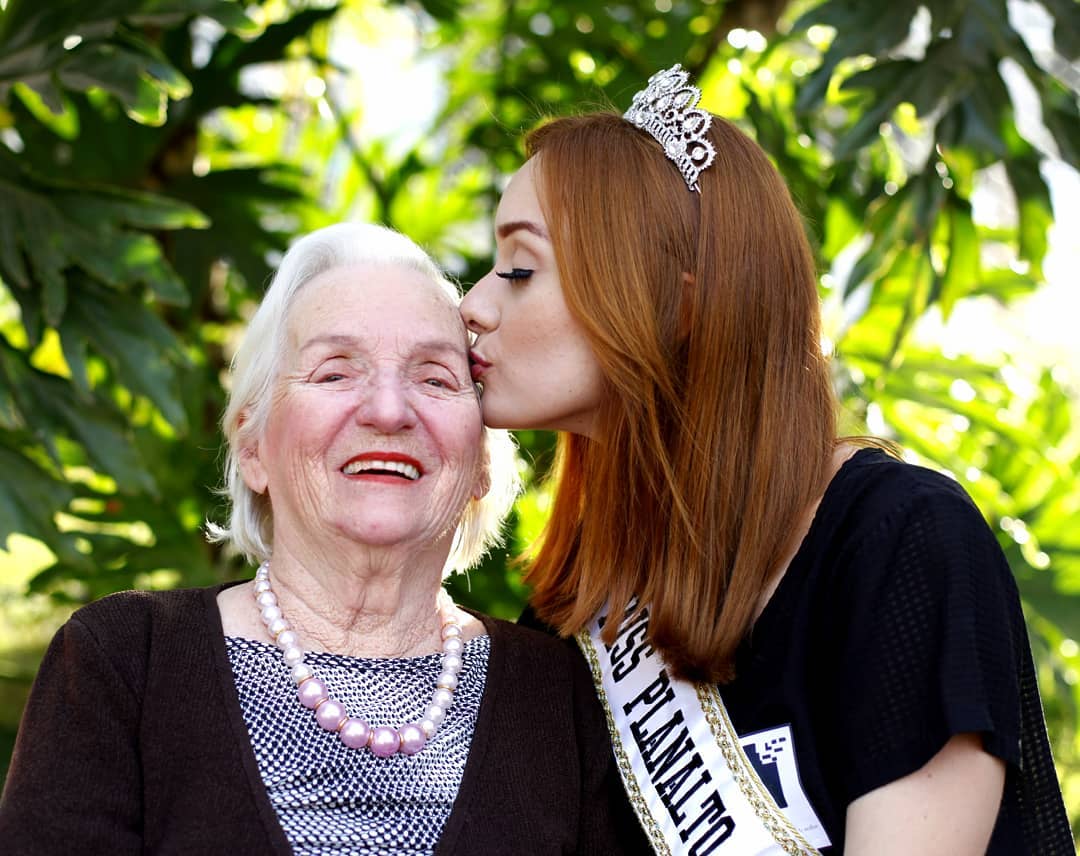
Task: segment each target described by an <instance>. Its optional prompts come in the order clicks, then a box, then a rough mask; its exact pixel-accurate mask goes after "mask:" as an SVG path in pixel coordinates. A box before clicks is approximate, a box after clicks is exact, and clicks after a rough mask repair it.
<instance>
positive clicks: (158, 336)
mask: <svg viewBox="0 0 1080 856" xmlns="http://www.w3.org/2000/svg"><path fill="white" fill-rule="evenodd" d="M59 332H60V339H61V341H62V342H65V341H66V340H70V341H71V342H74V343H77V344H79V345H81V343H86V344H88V345H89V346H90V347H92V348H93V349H94V350H95V351H97V352H98V353H99V354H100V355H101V356H102V357H104V358H105V359H106V360H107V361H108V363H109V364H110V365H111V366H112V367H113V370H114V371H115V373H116V380H117V381H118V382H119V383H120V384H122V385H123V386H125V387H127V388H128V389H130V390H131V391H132V392H134V393H136V394H138V395H143V396H145V397H146V398H148V399H149V400H150V401H152V402H153V403H154V405H155V406H156V407H157V408H158V410H160V411H161V413H162V415H163V416H164V417H165V419H166V421H167V422H168V423H169V424H170V425H171V426H173V428H174V429H175V430H177V431H179V432H183V431H186V430H187V414H186V413H185V412H184V408H183V405H182V403H181V402H180V398H179V390H178V386H177V384H178V379H177V376H176V366H178V365H184V364H185V362H186V360H185V358H184V356H183V352H182V350H181V348H180V343H179V342H178V341H177V339H176V337H175V336H174V334H173V333H172V332H171V331H170V330H169V329H168V328H167V327H166V326H165V325H164V324H163V323H162V322H161V320H160V319H158V317H157V316H156V315H154V314H153V313H151V312H149V311H148V310H147V308H146V307H145V306H144V305H143V304H142V303H141V302H139V301H138V300H136V299H134V298H133V297H131V296H130V295H128V294H124V293H122V292H109V291H106V290H105V289H103V288H102V287H101V286H99V285H97V284H96V283H94V282H93V281H91V280H89V279H83V280H81V282H80V284H79V287H78V288H77V289H74V290H73V291H72V293H71V300H70V304H69V306H68V311H67V313H65V315H64V320H63V323H62V324H61V325H60V327H59ZM68 347H72V346H70V345H67V344H65V351H66V350H67V348H68Z"/></svg>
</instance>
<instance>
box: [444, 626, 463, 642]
mask: <svg viewBox="0 0 1080 856" xmlns="http://www.w3.org/2000/svg"><path fill="white" fill-rule="evenodd" d="M451 636H461V628H460V627H458V626H457V625H456V624H447V625H446V626H445V627H444V628H443V629H442V638H443V639H449V638H450V637H451Z"/></svg>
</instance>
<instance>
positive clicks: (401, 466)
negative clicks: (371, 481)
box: [341, 458, 420, 481]
mask: <svg viewBox="0 0 1080 856" xmlns="http://www.w3.org/2000/svg"><path fill="white" fill-rule="evenodd" d="M341 471H342V472H343V473H345V475H347V476H357V475H371V476H397V477H399V478H403V479H406V480H408V481H416V480H417V479H418V478H420V469H419V467H416V466H414V465H413V464H408V463H405V461H382V460H378V459H374V458H373V459H365V460H360V461H349V463H347V464H346V465H345V466H344V467H342V468H341Z"/></svg>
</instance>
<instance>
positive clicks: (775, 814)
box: [575, 628, 821, 856]
mask: <svg viewBox="0 0 1080 856" xmlns="http://www.w3.org/2000/svg"><path fill="white" fill-rule="evenodd" d="M575 639H576V641H577V643H578V647H580V648H581V650H582V652H583V653H584V655H585V660H586V662H588V664H589V670H590V672H591V673H592V678H593V684H594V685H595V688H596V693H597V696H598V698H599V700H600V703H601V704H602V705H603V708H604V715H605V718H606V719H607V726H608V733H609V734H610V736H611V745H612V749H613V751H614V753H615V759H616V762H617V764H618V767H619V774H620V775H621V776H622V780H623V784H624V786H625V788H626V794H627V797H628V798H629V800H630V804H631V805H632V806H633V808H634V812H635V814H637V816H638V819H639V820H640V821H641V825H642V828H643V829H644V831H645V833H646V835H647V836H648V838H649V841H650V843H651V844H652V847H653V849H654V850H655V852H656V853H658V854H662V856H672V854H671V848H670V847H669V845H668V842H667V840H666V838H665V837H664V834H663V832H662V831H661V829H660V825H659V824H658V823H657V821H656V819H655V818H654V817H653V815H652V812H651V811H650V810H649V806H648V803H647V802H646V800H645V797H644V796H643V794H642V792H641V786H640V784H639V783H638V780H637V777H636V776H635V773H634V770H633V764H632V762H631V760H630V757H629V756H628V754H627V751H626V747H625V746H624V745H623V742H622V738H621V736H620V734H619V730H618V727H617V726H616V724H615V716H614V713H613V711H612V709H611V704H610V701H609V699H608V696H607V692H606V690H605V689H604V682H603V678H604V676H603V672H602V666H601V663H600V659H599V657H598V656H597V652H596V649H595V646H594V642H593V638H592V636H591V634H590V631H589V629H588V628H586V629H584V630H582V631H580V632H579V633H577V634H576V636H575ZM694 689H695V691H696V694H697V698H698V700H699V702H700V704H701V709H702V713H703V715H704V717H705V721H706V722H707V723H708V726H709V730H710V732H711V733H712V735H713V738H714V739H715V740H716V745H717V748H718V749H719V751H720V754H721V756H722V757H723V759H724V762H725V764H726V766H727V768H728V772H729V773H730V774H731V777H732V779H733V780H734V781H735V783H736V785H737V786H738V788H739V791H740V792H741V793H742V795H743V797H744V798H745V799H746V802H747V803H748V804H749V805H750V806H751V807H752V808H753V810H754V814H755V815H756V816H757V819H758V820H759V821H760V823H761V824H762V827H763V828H764V829H765V830H766V831H768V833H769V834H770V835H771V836H772V838H773V840H774V841H775V842H776V844H777V846H778V847H779V848H780V849H782V850H783V851H784V853H787V854H789V856H821V853H820V851H819V850H817V849H816V848H815V847H813V846H812V845H811V844H810V843H809V842H808V841H807V840H806V838H805V837H804V836H803V835H802V833H801V832H800V831H799V830H798V829H797V828H796V827H795V826H794V825H793V824H792V823H791V821H790V820H789V819H788V817H787V815H785V814H784V813H783V811H782V810H781V809H780V807H779V806H778V805H777V804H776V801H775V800H774V799H773V796H772V794H771V793H770V792H769V790H768V788H766V787H765V785H764V784H763V783H762V781H761V779H760V778H759V777H758V775H757V773H756V771H755V770H754V768H753V766H752V765H751V763H750V759H749V758H747V757H746V753H745V752H744V751H743V748H742V745H741V743H740V742H739V735H738V733H737V732H736V731H735V726H734V725H733V724H732V722H731V719H730V717H729V716H728V713H727V709H726V708H725V707H724V702H723V700H722V699H721V697H720V692H719V690H718V689H717V688H716V687H715V686H713V685H710V684H694Z"/></svg>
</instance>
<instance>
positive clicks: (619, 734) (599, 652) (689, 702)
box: [577, 604, 830, 856]
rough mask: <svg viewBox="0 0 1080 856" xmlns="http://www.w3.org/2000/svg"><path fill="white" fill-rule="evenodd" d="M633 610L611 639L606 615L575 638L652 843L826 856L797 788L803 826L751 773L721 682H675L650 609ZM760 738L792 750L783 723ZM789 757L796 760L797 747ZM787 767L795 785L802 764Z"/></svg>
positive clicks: (723, 852) (684, 850)
mask: <svg viewBox="0 0 1080 856" xmlns="http://www.w3.org/2000/svg"><path fill="white" fill-rule="evenodd" d="M634 609H635V605H634V604H631V605H630V607H629V608H628V610H627V613H626V616H625V617H624V620H623V622H622V625H621V626H620V628H619V633H618V636H617V637H616V639H615V643H614V644H613V645H611V646H608V645H606V644H604V642H603V641H602V640H601V639H600V632H601V630H602V629H603V626H604V624H605V621H606V616H605V615H603V614H601V615H599V616H597V618H595V619H593V621H592V623H591V624H590V625H589V626H588V627H587V628H586V629H584V630H582V631H581V632H580V633H579V634H578V635H577V642H578V645H579V646H580V647H581V649H582V651H583V652H584V654H585V659H586V660H587V661H588V663H589V667H590V669H591V671H592V675H593V682H594V683H595V685H596V691H597V694H598V695H599V697H600V701H601V702H602V703H603V705H604V709H605V711H606V713H607V721H608V730H609V731H610V733H611V742H612V746H613V748H614V750H615V755H616V758H617V760H618V766H619V772H620V773H621V774H622V779H623V784H624V786H625V787H626V792H627V795H628V796H629V798H630V802H631V804H632V805H633V807H634V811H635V812H636V813H637V816H638V819H639V820H640V821H641V825H642V827H643V828H644V830H645V832H646V834H647V835H648V837H649V839H650V841H651V842H652V846H653V849H654V850H655V851H656V852H657V853H659V854H688V856H709V854H713V856H729V854H735V856H778V854H790V856H795V854H798V856H810V854H818V856H820V854H819V853H818V850H817V849H815V848H816V847H824V846H827V845H828V844H829V843H830V842H829V838H828V836H827V835H826V834H825V831H824V828H823V827H822V826H821V823H820V821H818V819H817V817H816V815H815V814H814V812H813V809H812V808H811V807H810V805H809V802H808V801H806V799H805V796H804V795H803V794H802V792H801V785H798V786H797V787H798V791H799V793H798V799H797V800H796V801H795V803H794V804H793V803H791V801H790V800H789V803H788V806H787V807H788V810H789V812H791V811H792V809H794V814H795V815H798V816H799V819H798V821H797V822H799V823H800V826H801V827H802V828H801V830H800V828H797V827H796V825H795V824H794V823H793V822H792V821H791V820H789V818H788V816H787V815H786V814H785V813H784V812H783V811H781V810H780V808H779V807H778V806H777V804H776V800H775V799H774V798H773V796H772V795H771V794H770V792H769V790H768V789H767V788H766V787H765V785H764V784H763V782H762V780H761V778H760V777H759V776H758V774H757V773H756V771H755V770H754V767H753V765H752V764H751V762H750V760H749V758H748V757H747V755H746V752H745V751H744V749H743V745H742V744H741V743H740V738H739V735H738V734H737V733H736V732H735V728H734V726H733V725H732V723H731V720H730V719H729V718H728V715H727V711H726V710H725V708H724V703H723V701H722V700H721V698H720V693H719V692H718V690H717V688H716V687H715V686H713V685H705V684H701V685H698V684H693V683H690V682H688V681H682V680H676V679H675V678H672V677H671V675H670V674H669V673H668V670H667V669H666V668H665V666H664V662H663V659H662V658H661V656H660V655H659V654H658V653H657V652H656V651H655V649H654V648H653V646H652V645H651V644H650V643H649V640H648V623H649V616H648V611H647V610H642V612H641V614H640V615H638V616H637V617H636V618H635V619H634V620H633V621H631V620H630V616H631V615H632V614H633V611H634ZM774 732H775V733H774ZM780 732H786V735H782V734H780ZM761 735H763V736H764V737H766V738H768V739H767V741H766V742H765V743H762V744H760V745H761V747H762V748H763V749H765V750H768V749H771V748H772V747H775V746H777V745H779V746H781V747H783V746H784V745H785V741H786V745H787V747H788V748H791V744H790V737H791V735H790V729H789V728H787V727H786V726H785V727H783V728H780V729H772V730H770V731H769V732H761ZM754 739H755V735H751V736H749V737H747V738H744V742H747V744H748V745H749V744H750V742H752V741H753V740H754ZM755 751H756V750H755ZM778 751H782V749H781V750H778ZM778 751H777V752H774V753H773V754H774V755H775V754H778ZM755 757H758V758H760V757H761V756H760V755H758V754H755ZM789 758H790V762H791V764H792V765H793V764H794V750H793V749H791V752H790V756H789ZM791 770H793V771H794V773H793V775H792V776H791V777H790V778H792V779H793V780H794V781H795V782H797V779H798V773H797V770H796V769H795V768H794V766H792V767H791Z"/></svg>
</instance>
